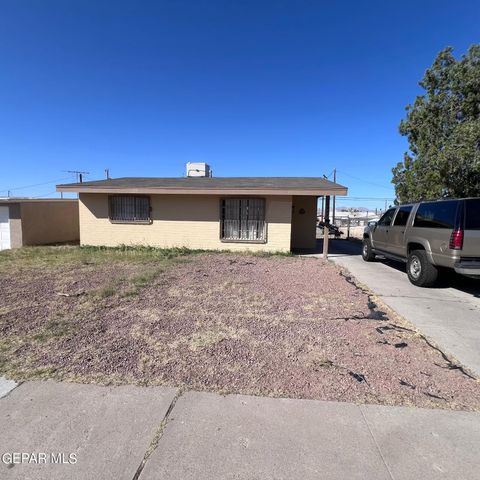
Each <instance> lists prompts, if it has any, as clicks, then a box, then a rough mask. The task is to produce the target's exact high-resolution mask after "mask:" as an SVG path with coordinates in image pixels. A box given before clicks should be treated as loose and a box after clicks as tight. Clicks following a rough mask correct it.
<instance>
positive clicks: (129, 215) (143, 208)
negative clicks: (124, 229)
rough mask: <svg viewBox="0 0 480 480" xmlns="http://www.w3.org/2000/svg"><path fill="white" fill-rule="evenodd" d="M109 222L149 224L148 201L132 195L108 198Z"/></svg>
mask: <svg viewBox="0 0 480 480" xmlns="http://www.w3.org/2000/svg"><path fill="white" fill-rule="evenodd" d="M110 220H111V221H112V222H133V223H134V222H141V223H145V222H149V221H150V199H149V198H148V197H141V196H134V195H115V196H112V197H110Z"/></svg>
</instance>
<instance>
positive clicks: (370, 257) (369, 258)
mask: <svg viewBox="0 0 480 480" xmlns="http://www.w3.org/2000/svg"><path fill="white" fill-rule="evenodd" d="M375 257H376V255H375V254H374V253H373V251H372V244H371V242H370V239H369V238H364V239H363V244H362V258H363V259H364V260H365V261H366V262H373V261H374V260H375Z"/></svg>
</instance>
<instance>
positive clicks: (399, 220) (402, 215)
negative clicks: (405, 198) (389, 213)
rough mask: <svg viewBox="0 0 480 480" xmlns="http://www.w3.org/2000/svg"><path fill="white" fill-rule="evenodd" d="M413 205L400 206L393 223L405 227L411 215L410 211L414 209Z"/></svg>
mask: <svg viewBox="0 0 480 480" xmlns="http://www.w3.org/2000/svg"><path fill="white" fill-rule="evenodd" d="M412 208H413V207H412V206H411V205H410V206H408V207H407V206H405V207H400V208H399V209H398V212H397V215H396V216H395V220H394V222H393V225H394V226H395V225H398V226H400V227H404V226H405V225H406V224H407V221H408V217H409V216H410V212H411V211H412Z"/></svg>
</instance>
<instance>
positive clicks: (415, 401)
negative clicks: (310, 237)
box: [0, 247, 480, 410]
mask: <svg viewBox="0 0 480 480" xmlns="http://www.w3.org/2000/svg"><path fill="white" fill-rule="evenodd" d="M0 335H1V336H0V374H4V375H7V376H9V377H13V378H15V379H17V380H22V379H34V378H55V379H58V380H70V381H78V382H96V383H137V384H148V385H154V384H155V385H158V384H167V385H174V386H183V387H185V388H188V389H197V390H210V391H216V392H223V393H244V394H255V395H272V396H285V397H296V398H314V399H328V400H344V401H354V402H368V403H384V404H397V405H418V406H427V407H440V408H456V409H468V410H472V409H475V410H477V409H480V383H479V382H478V380H476V379H474V378H472V377H471V376H470V375H469V373H468V372H467V371H465V370H463V369H462V368H461V367H460V366H459V365H457V364H455V362H453V361H451V360H450V359H449V358H447V357H446V356H445V355H444V354H442V352H440V351H439V350H438V349H436V348H434V346H432V345H430V344H429V343H428V342H427V341H426V340H425V339H424V338H423V337H422V336H421V335H420V334H419V333H418V332H416V331H415V330H414V329H413V327H412V326H410V325H408V324H405V323H404V322H403V321H402V320H401V319H399V318H397V317H396V316H395V315H393V314H391V313H388V312H386V311H382V307H381V306H379V305H376V304H375V300H374V299H372V298H371V297H370V296H369V295H368V294H367V293H366V292H365V291H363V290H362V289H361V288H359V287H358V286H356V285H355V282H354V280H353V279H350V278H349V277H348V276H346V275H345V274H344V273H343V272H341V271H340V270H339V268H338V267H336V266H335V265H333V264H331V263H328V262H324V261H322V260H319V259H313V258H299V257H288V256H252V255H238V254H226V253H211V254H205V253H189V252H182V251H159V250H148V249H145V250H143V249H142V250H128V249H126V250H111V249H110V250H98V249H82V248H79V247H44V248H30V249H28V248H27V249H22V250H17V251H10V252H2V253H1V254H0Z"/></svg>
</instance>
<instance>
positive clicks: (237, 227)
mask: <svg viewBox="0 0 480 480" xmlns="http://www.w3.org/2000/svg"><path fill="white" fill-rule="evenodd" d="M221 215H222V217H221V238H222V240H227V241H228V240H230V241H245V242H249V241H250V242H262V241H265V239H266V231H265V230H266V228H265V199H263V198H225V199H223V200H222V212H221Z"/></svg>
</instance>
